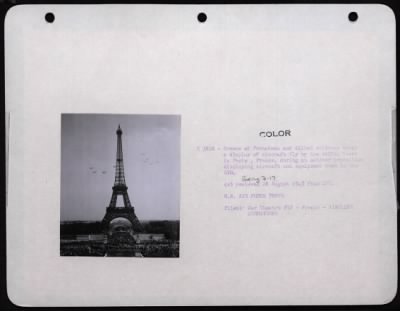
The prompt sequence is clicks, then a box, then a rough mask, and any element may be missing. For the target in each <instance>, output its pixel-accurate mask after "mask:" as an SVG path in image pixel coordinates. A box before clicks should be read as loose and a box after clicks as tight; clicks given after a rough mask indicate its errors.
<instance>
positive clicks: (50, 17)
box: [44, 12, 55, 23]
mask: <svg viewBox="0 0 400 311" xmlns="http://www.w3.org/2000/svg"><path fill="white" fill-rule="evenodd" d="M44 19H45V20H46V22H48V23H52V22H54V19H55V16H54V14H53V13H51V12H49V13H46V15H45V16H44Z"/></svg>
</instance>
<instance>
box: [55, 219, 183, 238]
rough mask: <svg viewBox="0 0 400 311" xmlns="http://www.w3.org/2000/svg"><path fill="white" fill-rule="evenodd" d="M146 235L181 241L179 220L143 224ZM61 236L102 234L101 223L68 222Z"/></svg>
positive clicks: (62, 227)
mask: <svg viewBox="0 0 400 311" xmlns="http://www.w3.org/2000/svg"><path fill="white" fill-rule="evenodd" d="M142 225H143V231H144V233H163V234H165V237H166V238H167V239H168V240H179V220H160V221H158V220H154V221H148V222H142ZM60 233H61V236H67V235H76V234H101V233H103V228H102V226H101V222H100V221H93V222H67V223H61V225H60Z"/></svg>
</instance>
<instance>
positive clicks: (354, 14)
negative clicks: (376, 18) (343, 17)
mask: <svg viewBox="0 0 400 311" xmlns="http://www.w3.org/2000/svg"><path fill="white" fill-rule="evenodd" d="M357 19H358V14H357V12H350V13H349V21H350V22H353V23H354V22H355V21H356V20H357Z"/></svg>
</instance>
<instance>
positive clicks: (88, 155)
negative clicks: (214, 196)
mask: <svg viewBox="0 0 400 311" xmlns="http://www.w3.org/2000/svg"><path fill="white" fill-rule="evenodd" d="M179 204H180V116H178V115H117V114H62V116H61V213H60V218H61V223H60V255H61V256H103V257H179Z"/></svg>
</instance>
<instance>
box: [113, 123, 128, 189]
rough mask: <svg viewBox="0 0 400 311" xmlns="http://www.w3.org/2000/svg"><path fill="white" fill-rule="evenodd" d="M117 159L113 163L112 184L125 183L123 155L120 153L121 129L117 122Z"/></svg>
mask: <svg viewBox="0 0 400 311" xmlns="http://www.w3.org/2000/svg"><path fill="white" fill-rule="evenodd" d="M117 136H118V138H117V161H116V164H115V182H114V186H118V185H120V186H122V185H125V186H126V183H125V172H124V155H123V153H122V130H121V126H120V125H119V124H118V129H117Z"/></svg>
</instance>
